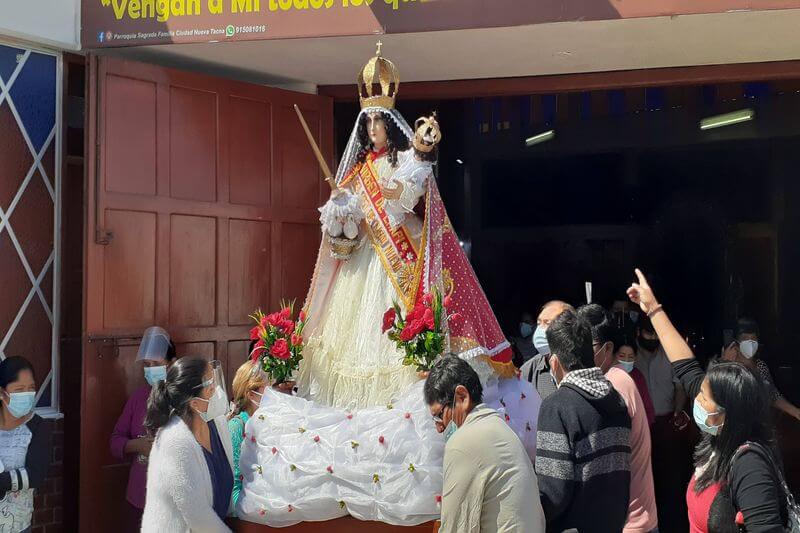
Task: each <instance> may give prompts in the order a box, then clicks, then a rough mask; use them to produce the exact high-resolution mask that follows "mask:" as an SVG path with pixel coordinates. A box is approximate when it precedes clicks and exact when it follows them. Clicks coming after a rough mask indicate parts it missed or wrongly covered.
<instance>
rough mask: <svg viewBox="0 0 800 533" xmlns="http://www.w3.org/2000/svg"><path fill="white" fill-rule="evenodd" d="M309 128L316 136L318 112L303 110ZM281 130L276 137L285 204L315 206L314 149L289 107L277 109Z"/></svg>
mask: <svg viewBox="0 0 800 533" xmlns="http://www.w3.org/2000/svg"><path fill="white" fill-rule="evenodd" d="M302 111H303V116H304V117H305V119H306V122H308V127H309V129H310V130H311V132H312V133H313V134H314V135H315V136H316V135H317V132H318V131H319V119H320V116H319V113H317V112H316V111H310V110H307V109H303V110H302ZM278 113H279V115H280V116H279V121H280V122H279V123H280V125H281V129H280V131H281V133H280V135H279V136H278V138H277V139H276V142H277V144H278V149H279V150H280V152H281V153H280V158H279V160H280V165H281V168H280V176H281V178H280V183H281V191H282V198H283V205H284V206H285V207H309V208H314V207H317V203H318V201H317V196H318V195H319V189H320V186H319V184H320V170H319V165H318V164H317V160H316V159H315V158H314V152H313V151H312V150H311V147H310V146H309V144H308V140H307V139H306V135H305V133H304V132H303V128H302V127H301V126H300V122H299V121H298V120H297V115H296V114H295V112H294V109H293V108H291V107H281V108H280V109H279V112H278Z"/></svg>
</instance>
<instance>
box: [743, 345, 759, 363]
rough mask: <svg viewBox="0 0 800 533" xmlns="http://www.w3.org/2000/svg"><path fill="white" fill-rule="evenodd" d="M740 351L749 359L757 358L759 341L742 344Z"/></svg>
mask: <svg viewBox="0 0 800 533" xmlns="http://www.w3.org/2000/svg"><path fill="white" fill-rule="evenodd" d="M739 351H740V352H742V355H743V356H745V357H746V358H747V359H752V358H753V357H755V355H756V352H757V351H758V341H742V342H740V343H739Z"/></svg>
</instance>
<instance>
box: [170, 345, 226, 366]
mask: <svg viewBox="0 0 800 533" xmlns="http://www.w3.org/2000/svg"><path fill="white" fill-rule="evenodd" d="M175 352H176V353H177V354H178V356H179V357H202V358H203V359H206V360H208V361H211V360H212V359H215V358H216V351H215V349H214V343H213V342H176V343H175Z"/></svg>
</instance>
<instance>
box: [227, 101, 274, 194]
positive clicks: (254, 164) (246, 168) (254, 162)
mask: <svg viewBox="0 0 800 533" xmlns="http://www.w3.org/2000/svg"><path fill="white" fill-rule="evenodd" d="M228 123H229V126H230V143H229V146H230V202H231V203H232V204H244V205H260V206H267V205H269V203H270V191H271V174H272V172H271V170H272V169H271V165H272V142H271V127H272V106H271V105H270V104H269V103H266V102H259V101H256V100H249V99H246V98H238V97H231V99H230V117H229V120H228Z"/></svg>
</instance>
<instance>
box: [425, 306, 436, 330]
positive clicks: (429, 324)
mask: <svg viewBox="0 0 800 533" xmlns="http://www.w3.org/2000/svg"><path fill="white" fill-rule="evenodd" d="M422 323H423V324H424V325H425V328H426V329H429V330H431V331H433V328H434V327H435V325H436V322H435V321H434V319H433V311H431V310H430V309H426V310H425V314H423V315H422Z"/></svg>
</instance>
